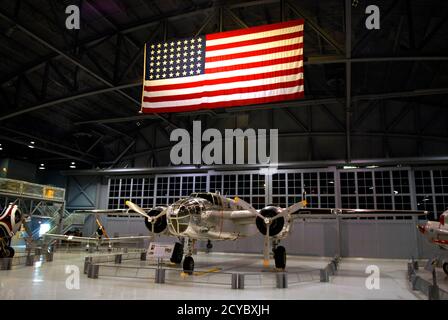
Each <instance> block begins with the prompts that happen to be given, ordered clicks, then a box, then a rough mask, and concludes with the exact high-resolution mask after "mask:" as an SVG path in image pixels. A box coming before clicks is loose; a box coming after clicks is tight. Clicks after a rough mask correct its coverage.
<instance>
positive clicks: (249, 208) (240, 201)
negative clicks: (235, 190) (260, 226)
mask: <svg viewBox="0 0 448 320" xmlns="http://www.w3.org/2000/svg"><path fill="white" fill-rule="evenodd" d="M230 200H231V199H230ZM232 201H234V203H236V204H238V205H240V206H241V207H243V209H245V210H247V211H249V212H251V213H252V214H254V215H255V216H257V217H259V218H260V219H263V221H265V223H268V220H265V219H266V217H264V216H263V215H262V214H260V213H259V212H258V211H257V210H256V209H255V208H254V207H252V206H251V205H250V204H249V203H247V202H246V201H244V200H243V199H241V198H238V197H235V200H232Z"/></svg>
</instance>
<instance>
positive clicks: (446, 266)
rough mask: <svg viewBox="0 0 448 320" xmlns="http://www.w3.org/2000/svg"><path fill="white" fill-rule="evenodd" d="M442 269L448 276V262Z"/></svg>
mask: <svg viewBox="0 0 448 320" xmlns="http://www.w3.org/2000/svg"><path fill="white" fill-rule="evenodd" d="M442 269H443V271H444V272H445V274H446V275H448V262H444V263H443V265H442Z"/></svg>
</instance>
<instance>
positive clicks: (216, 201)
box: [190, 192, 222, 206]
mask: <svg viewBox="0 0 448 320" xmlns="http://www.w3.org/2000/svg"><path fill="white" fill-rule="evenodd" d="M190 198H201V199H205V200H207V201H208V202H210V203H211V204H213V205H215V206H220V205H222V203H221V198H220V197H219V196H218V195H217V194H216V193H211V192H194V193H192V194H190Z"/></svg>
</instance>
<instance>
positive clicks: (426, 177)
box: [109, 170, 448, 213]
mask: <svg viewBox="0 0 448 320" xmlns="http://www.w3.org/2000/svg"><path fill="white" fill-rule="evenodd" d="M432 175H433V177H432V178H431V170H416V171H415V172H414V176H415V186H416V193H417V199H416V200H417V209H421V210H428V211H434V209H435V210H436V211H437V212H438V213H441V212H443V211H445V210H446V209H448V195H446V193H448V170H433V171H432ZM251 179H252V181H251ZM154 180H155V179H154V178H153V177H151V178H123V179H120V178H112V179H110V189H109V198H110V199H109V208H124V206H125V205H124V202H125V201H126V200H128V199H131V200H133V201H135V202H136V203H137V204H139V205H141V206H144V207H152V205H153V203H154V200H153V196H154ZM318 180H319V181H318ZM340 181H341V202H342V203H341V204H342V207H348V208H354V207H358V208H368V209H370V208H371V209H373V208H374V207H375V201H374V199H373V191H374V190H375V193H376V199H375V200H376V208H377V209H394V205H393V204H394V203H395V209H396V210H409V209H411V201H410V195H407V194H404V195H403V194H402V193H409V191H410V190H409V178H408V171H406V170H394V171H358V172H356V173H355V172H350V171H349V172H340ZM373 181H374V182H375V184H373ZM432 181H433V184H432ZM302 182H303V184H302ZM251 183H252V186H251ZM272 183H273V184H272V191H273V192H272V193H273V198H272V200H273V204H278V205H281V206H286V205H290V204H293V203H294V201H295V200H298V199H299V198H297V197H296V196H298V195H300V196H301V194H302V191H305V192H306V193H307V200H308V202H309V206H310V207H317V206H320V207H335V195H334V193H335V191H334V185H335V182H334V173H333V172H303V173H277V174H274V175H273V177H272ZM193 184H194V186H193ZM356 185H357V187H358V188H357V189H356ZM432 185H434V191H435V195H434V198H433V186H432ZM206 189H207V176H196V177H195V178H194V177H193V176H183V177H158V179H157V188H156V190H157V192H156V204H169V203H171V202H174V201H175V200H177V199H179V198H180V197H181V196H188V195H189V194H190V193H191V192H193V190H195V191H206ZM209 189H210V191H212V192H215V191H219V192H221V193H222V194H224V195H227V196H235V195H241V196H243V197H242V198H246V199H247V200H250V201H251V202H253V203H254V202H256V203H257V206H259V205H262V204H263V203H264V201H265V195H266V183H265V176H264V175H259V174H238V175H235V174H229V175H211V176H210V188H209ZM168 190H169V194H168ZM318 191H319V192H318ZM318 194H320V197H317V195H318ZM257 195H259V196H260V197H256V196H257ZM313 195H316V197H313ZM322 195H327V196H322ZM369 195H371V196H369ZM244 196H246V197H244ZM357 198H358V203H357V201H356V199H357ZM392 198H393V199H392ZM300 199H301V198H300ZM300 199H299V200H298V201H300ZM319 199H320V204H319ZM434 200H435V204H434Z"/></svg>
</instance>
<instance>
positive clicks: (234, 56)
mask: <svg viewBox="0 0 448 320" xmlns="http://www.w3.org/2000/svg"><path fill="white" fill-rule="evenodd" d="M301 48H303V43H297V44H291V45H287V46H283V47H276V48H269V49H261V50H256V51H248V52H241V53H234V54H228V55H225V56H217V57H208V58H205V62H215V61H223V60H230V59H239V58H247V57H253V56H259V55H262V54H270V53H277V52H283V51H290V50H296V49H301Z"/></svg>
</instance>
